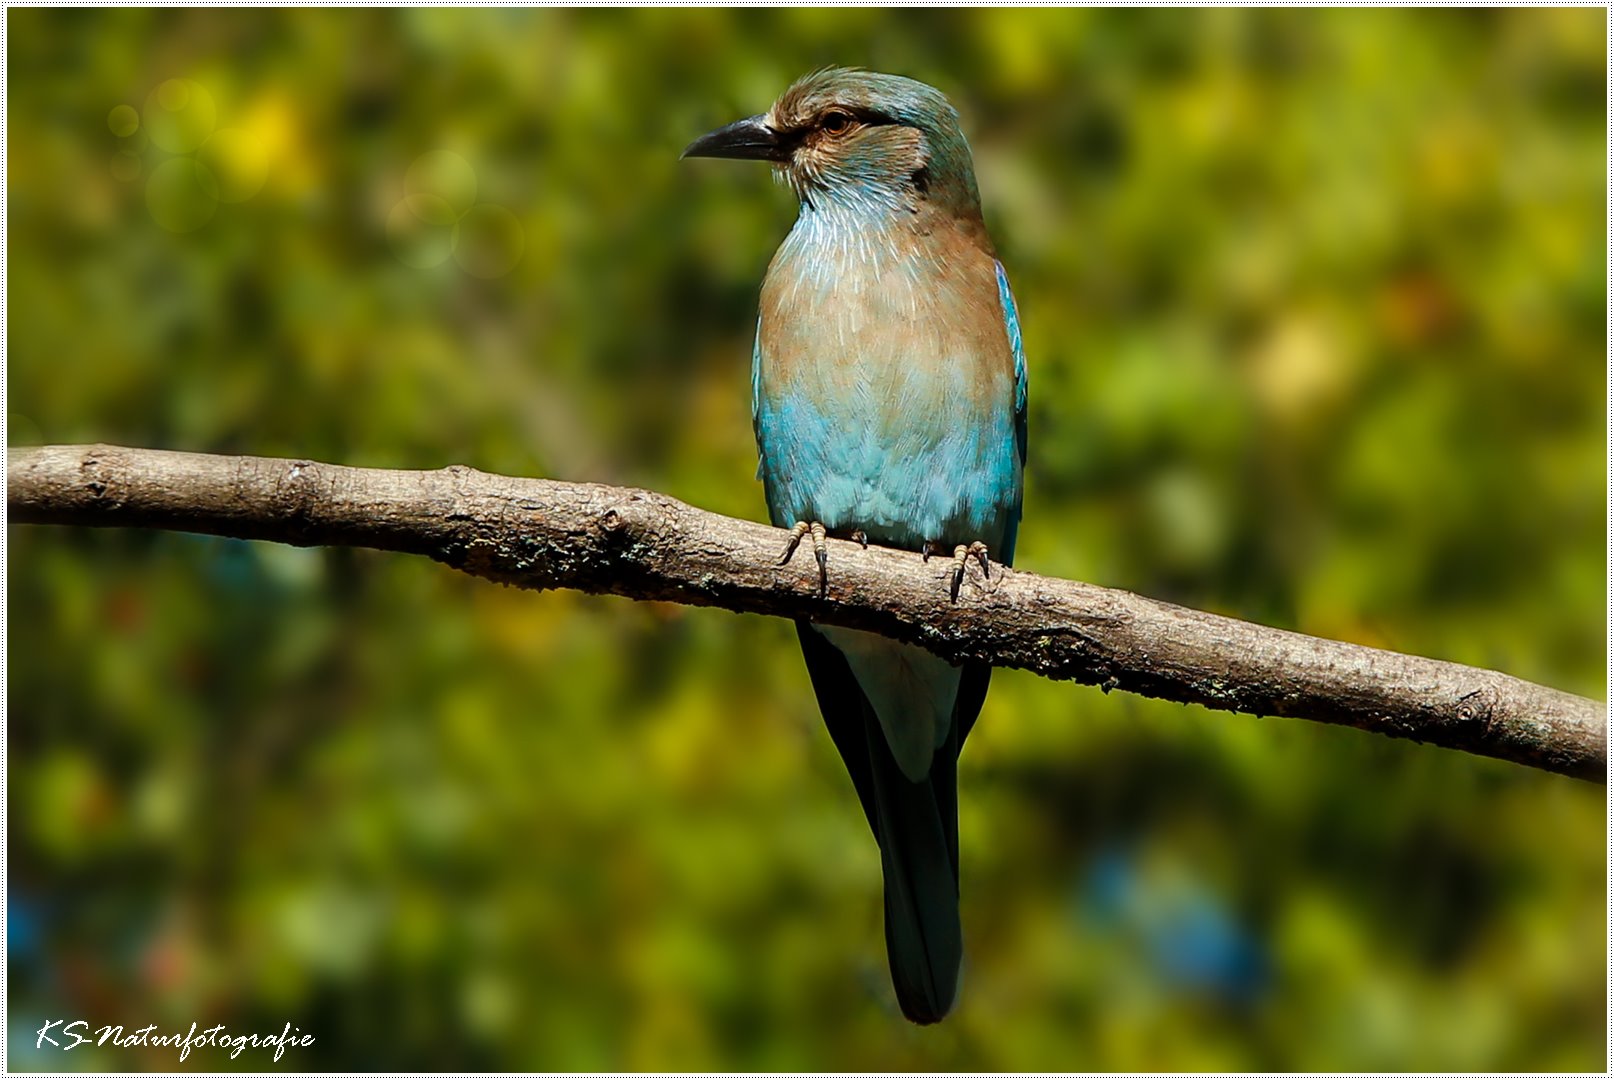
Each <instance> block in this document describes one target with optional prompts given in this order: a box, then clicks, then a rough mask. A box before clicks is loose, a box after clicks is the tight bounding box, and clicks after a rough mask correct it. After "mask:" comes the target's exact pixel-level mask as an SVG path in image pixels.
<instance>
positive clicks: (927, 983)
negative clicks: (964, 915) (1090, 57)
mask: <svg viewBox="0 0 1614 1080" xmlns="http://www.w3.org/2000/svg"><path fill="white" fill-rule="evenodd" d="M682 156H683V157H686V158H691V157H712V158H740V159H751V160H760V161H765V162H769V163H771V164H772V166H773V168H774V170H775V173H776V176H777V177H778V178H780V179H782V180H783V181H784V182H785V183H787V184H788V185H789V186H790V188H791V189H792V191H793V192H794V194H795V196H796V198H797V201H798V203H799V208H798V213H797V217H796V221H795V224H794V226H793V227H792V228H791V230H790V232H789V234H788V235H787V236H786V237H785V239H784V241H783V242H782V243H781V244H780V246H779V248H778V250H777V251H776V252H775V254H774V256H773V259H772V261H771V262H770V264H769V266H768V269H767V273H766V275H765V277H764V279H763V282H762V289H761V296H760V301H759V314H758V320H757V331H756V340H755V346H754V348H753V350H752V367H751V414H752V426H753V430H754V433H755V435H756V440H757V449H758V468H757V475H758V478H759V479H760V480H761V481H762V484H763V492H764V495H765V497H766V500H767V505H768V514H769V518H770V520H771V521H772V522H773V524H775V525H777V526H780V527H782V528H786V529H789V530H790V536H789V540H788V542H787V544H786V546H785V549H784V553H783V555H782V556H781V559H780V562H781V563H785V562H788V561H789V560H790V558H791V556H792V554H793V553H794V552H795V551H796V549H797V545H798V544H800V542H801V541H802V540H803V539H804V538H808V537H810V538H811V545H812V550H813V553H814V557H815V558H816V561H817V563H818V573H819V582H820V590H821V591H822V590H823V589H824V588H825V587H826V586H827V575H828V566H827V541H826V537H829V536H835V537H843V538H847V539H852V540H855V541H857V542H859V543H861V544H862V545H863V546H864V547H867V546H868V544H869V543H870V542H874V543H876V544H879V545H882V546H886V547H893V548H898V549H905V550H909V551H914V552H918V553H919V554H920V555H921V557H922V558H923V559H925V560H928V559H929V557H930V556H931V555H932V554H935V553H941V554H946V553H951V555H952V560H951V563H950V573H949V575H948V576H949V578H950V582H951V585H950V588H951V594H952V598H953V601H954V602H955V603H956V602H957V601H958V595H959V588H960V584H961V582H962V581H963V580H964V579H965V576H966V572H967V571H968V570H969V569H970V567H971V565H972V564H978V565H979V567H980V571H981V574H982V575H983V576H985V577H986V579H987V580H988V581H990V575H991V569H992V568H991V563H992V561H993V560H994V559H995V560H996V561H997V562H998V563H1000V564H1001V565H1003V566H1008V565H1011V564H1012V563H1013V560H1014V547H1015V540H1016V537H1017V534H1018V531H1019V525H1020V515H1021V505H1022V495H1023V473H1024V468H1025V459H1026V362H1025V352H1024V349H1023V347H1022V340H1021V334H1020V323H1019V314H1018V311H1017V309H1016V307H1015V302H1014V297H1013V295H1012V293H1011V292H1010V290H1009V282H1008V277H1007V276H1006V274H1005V272H1004V269H1003V266H1002V264H1001V263H1000V262H999V261H998V258H997V253H996V250H995V249H994V247H993V245H992V241H991V238H990V237H989V236H988V234H987V229H986V224H985V221H984V219H983V217H982V213H981V199H980V193H979V191H978V189H977V186H976V181H975V172H974V164H973V160H972V158H971V154H970V149H969V145H968V143H967V142H966V141H965V138H964V134H963V132H962V130H961V128H960V125H959V117H958V113H957V111H956V110H955V109H954V108H953V106H952V105H951V103H949V101H948V100H947V98H946V96H945V95H944V94H943V93H942V92H941V91H939V90H937V89H936V88H935V87H933V86H930V85H927V84H926V83H922V82H919V81H916V80H914V79H910V78H906V77H903V76H900V75H891V74H884V73H880V72H874V71H867V70H862V69H858V68H845V67H833V68H825V69H822V70H819V71H815V72H812V73H811V74H808V75H806V76H803V77H802V78H800V79H798V80H797V81H796V82H794V83H793V84H792V85H790V86H789V87H788V88H787V89H786V90H785V91H784V93H783V94H781V95H780V96H779V98H778V100H776V101H775V102H774V103H773V104H772V106H771V107H770V108H769V109H768V111H767V112H765V113H761V114H759V115H756V116H750V117H746V118H745V119H742V120H737V121H735V122H734V123H731V124H728V125H727V126H725V127H721V128H718V129H717V130H715V131H712V132H709V133H708V134H706V135H703V136H701V137H700V138H698V139H696V140H695V141H694V142H692V143H690V144H689V146H688V147H687V148H686V149H685V150H684V152H683V155H682ZM796 631H797V636H798V638H799V640H800V643H801V650H802V655H803V657H804V659H805V661H806V666H807V672H808V675H809V678H810V681H811V683H812V686H813V690H814V693H815V696H816V698H817V701H818V705H819V709H820V711H821V712H822V714H823V717H824V722H825V726H826V727H827V728H828V730H829V734H830V737H831V740H832V741H833V743H834V745H835V747H836V749H837V751H838V752H839V754H840V756H841V759H842V761H843V762H844V763H845V766H846V769H847V772H848V773H849V774H850V776H851V780H852V784H853V787H854V788H855V789H856V792H857V796H858V799H859V801H860V802H861V804H862V808H863V813H864V816H865V817H866V818H867V819H868V823H869V827H870V829H871V830H872V832H873V833H874V837H875V839H876V841H877V842H878V844H879V848H880V861H881V872H882V877H883V884H884V922H885V940H886V955H887V959H888V961H889V965H890V968H891V979H892V985H893V988H894V990H895V993H896V998H897V1003H898V1005H899V1006H900V1008H901V1010H902V1013H903V1015H904V1016H906V1017H907V1019H909V1020H911V1021H913V1022H914V1023H917V1024H932V1023H936V1022H937V1021H940V1020H941V1019H943V1018H944V1017H945V1016H946V1015H947V1014H948V1012H949V1011H950V1010H951V1009H952V1007H953V1003H954V999H955V997H956V995H957V989H958V979H959V969H960V966H961V963H962V958H963V933H962V927H961V923H960V917H959V884H958V882H959V852H958V783H957V765H958V754H959V750H960V749H961V748H962V746H963V744H964V740H965V739H966V738H967V737H968V735H969V733H970V729H971V727H972V726H973V725H974V723H975V720H976V717H977V716H978V715H979V713H980V711H981V706H982V703H983V702H984V701H985V698H986V692H987V685H988V682H989V680H990V678H991V668H990V667H989V666H987V665H985V664H981V663H964V664H962V665H960V666H955V665H953V664H951V663H949V662H948V661H946V660H943V659H941V658H940V657H938V656H936V655H935V654H933V653H931V652H928V651H926V650H925V649H923V648H920V647H918V646H915V645H910V644H904V643H901V642H897V641H894V640H892V639H889V638H885V637H880V636H877V635H874V634H870V633H866V632H863V631H859V630H852V629H846V628H841V627H834V626H827V625H821V624H816V623H811V622H807V621H798V622H797V624H796Z"/></svg>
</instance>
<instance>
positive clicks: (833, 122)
mask: <svg viewBox="0 0 1614 1080" xmlns="http://www.w3.org/2000/svg"><path fill="white" fill-rule="evenodd" d="M819 126H820V127H822V128H823V129H824V130H825V131H827V132H829V133H830V134H831V135H845V134H846V133H847V132H848V131H850V130H851V128H852V118H851V116H849V115H847V114H846V113H843V112H841V111H840V110H839V109H834V110H831V111H830V112H827V113H825V114H824V119H823V120H821V121H819Z"/></svg>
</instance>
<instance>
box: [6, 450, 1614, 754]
mask: <svg viewBox="0 0 1614 1080" xmlns="http://www.w3.org/2000/svg"><path fill="white" fill-rule="evenodd" d="M6 465H7V472H8V476H7V488H6V493H7V503H8V508H9V511H10V520H11V521H12V522H23V523H31V524H57V525H94V526H135V527H144V528H158V529H179V530H184V531H186V532H197V533H211V534H214V535H218V536H230V537H238V538H241V539H250V540H276V541H280V542H282V543H287V544H296V545H300V546H308V545H316V544H347V545H357V546H362V547H370V548H379V549H381V550H383V551H401V552H407V553H410V554H415V555H427V556H430V557H431V558H433V559H436V560H437V561H438V562H441V563H445V564H447V565H448V566H451V567H453V568H455V569H457V570H463V571H465V572H466V573H470V574H475V575H478V576H480V577H484V578H488V579H490V580H493V581H498V582H502V583H505V584H509V585H517V586H520V587H522V588H528V589H554V588H568V589H581V590H583V591H584V592H591V593H614V594H616V595H619V596H626V597H631V598H633V599H639V600H671V601H675V602H677V603H683V604H695V605H699V606H706V607H723V608H728V609H730V610H733V611H749V612H756V613H759V614H764V615H778V616H783V617H785V618H793V619H802V618H805V619H813V620H815V621H818V622H823V623H831V624H835V625H838V626H849V627H855V628H858V629H863V630H871V631H874V632H877V633H880V634H884V635H886V636H888V637H893V638H899V639H901V640H903V641H908V642H913V643H915V644H919V645H923V646H925V647H926V648H927V649H930V650H932V651H933V652H935V653H937V654H938V655H940V656H943V657H945V658H947V659H949V660H955V661H959V660H978V661H985V662H987V663H991V664H994V665H997V666H999V667H1016V668H1024V669H1025V670H1027V671H1033V672H1036V673H1037V674H1039V675H1044V676H1047V677H1048V678H1051V679H1070V680H1073V681H1076V682H1081V683H1089V684H1093V685H1097V686H1100V687H1103V688H1104V689H1105V690H1112V689H1116V690H1127V691H1131V692H1132V693H1137V694H1143V695H1145V696H1148V697H1156V698H1165V699H1167V700H1170V701H1182V702H1196V703H1198V704H1201V705H1205V706H1208V707H1209V708H1213V709H1224V710H1228V711H1231V712H1243V713H1254V714H1256V715H1257V716H1261V715H1273V716H1293V717H1303V718H1306V719H1309V720H1317V721H1321V722H1324V723H1330V724H1345V725H1348V726H1350V727H1356V728H1361V729H1362V730H1364V731H1376V732H1379V733H1380V734H1384V735H1394V736H1398V737H1401V738H1410V739H1416V740H1419V741H1421V742H1430V743H1435V744H1437V745H1440V746H1446V747H1452V748H1454V749H1459V750H1466V751H1469V752H1470V753H1475V754H1483V755H1485V756H1487V757H1494V758H1500V759H1502V760H1504V761H1513V762H1518V763H1520V764H1524V765H1532V766H1536V767H1538V768H1542V769H1549V770H1552V771H1554V772H1560V773H1565V774H1567V775H1570V776H1577V777H1581V778H1584V779H1588V780H1597V781H1605V780H1606V776H1607V751H1606V744H1607V710H1606V708H1605V707H1604V706H1603V705H1600V704H1598V703H1597V702H1594V701H1590V700H1588V699H1586V698H1582V697H1577V696H1575V695H1573V694H1567V693H1564V692H1562V691H1559V690H1552V689H1549V688H1547V687H1544V686H1538V685H1536V684H1534V683H1529V682H1525V681H1523V680H1521V679H1515V678H1513V677H1511V676H1509V675H1503V674H1501V673H1499V672H1495V671H1486V670H1482V669H1480V668H1473V667H1468V666H1466V665H1463V664H1454V663H1448V662H1446V661H1441V660H1429V659H1424V658H1422V657H1416V656H1405V655H1402V654H1400V653H1393V652H1387V651H1384V650H1381V649H1370V648H1367V647H1365V646H1362V645H1352V644H1348V643H1345V642H1338V641H1328V640H1325V639H1322V638H1314V637H1308V636H1306V635H1304V634H1296V633H1292V632H1290V631H1287V630H1277V629H1272V628H1269V627H1264V626H1257V625H1255V624H1253V623H1247V622H1241V621H1240V620H1238V619H1230V618H1225V617H1223V616H1220V615H1212V614H1209V613H1207V612H1202V611H1193V610H1190V609H1187V608H1182V607H1178V606H1176V605H1174V604H1167V603H1162V602H1161V601H1158V600H1150V599H1147V598H1145V597H1141V596H1137V595H1135V594H1133V593H1129V592H1122V591H1120V590H1117V589H1105V588H1100V587H1098V586H1096V585H1085V584H1082V583H1079V582H1074V581H1062V580H1059V579H1055V578H1047V577H1041V576H1039V575H1036V574H1031V573H1026V572H1024V571H1014V570H1005V569H1003V568H1001V567H998V566H995V565H994V567H993V570H992V577H991V579H990V580H989V581H987V582H985V583H983V582H982V580H981V575H980V570H979V568H978V567H976V568H973V569H972V570H971V571H970V573H969V575H968V579H967V581H966V583H965V585H964V588H963V590H962V591H961V592H960V594H959V598H958V601H957V602H956V603H955V602H954V601H953V600H952V599H951V598H950V596H949V589H948V581H949V575H950V573H951V560H949V559H936V560H932V561H931V562H929V563H928V564H927V563H923V562H921V561H920V559H919V557H918V556H917V555H915V554H913V553H911V552H905V551H895V550H891V549H885V548H873V547H871V548H869V549H868V550H866V551H865V550H863V549H861V548H860V547H859V546H858V545H856V544H854V543H851V542H849V541H841V540H831V541H830V544H829V558H830V563H829V583H828V590H827V595H824V596H822V597H821V596H820V595H819V585H818V575H817V567H816V564H815V563H814V561H813V558H812V555H811V552H810V551H807V550H805V548H804V550H803V551H802V552H801V553H799V554H798V556H797V557H796V558H795V559H794V560H793V561H792V562H791V564H790V565H788V566H784V567H780V566H777V565H775V564H776V563H777V561H778V558H779V553H780V551H781V550H782V549H783V547H784V542H785V535H786V534H785V533H784V532H783V531H782V530H779V529H774V528H770V527H768V526H766V525H759V524H755V523H753V522H749V521H740V520H737V519H734V518H728V517H722V516H720V515H717V514H712V513H708V512H706V511H704V510H697V509H695V508H693V507H690V506H686V505H685V504H683V503H681V502H678V501H677V500H676V499H671V498H668V497H667V496H665V495H658V494H656V493H654V492H649V491H638V490H633V489H627V488H613V487H604V486H601V485H598V484H568V483H559V482H556V481H552V480H522V479H515V478H512V477H506V476H492V475H489V474H486V473H481V472H478V471H476V470H475V469H471V468H467V467H465V466H463V465H455V466H451V467H449V468H446V469H440V470H436V471H432V472H406V471H399V470H386V469H358V468H349V467H346V466H340V465H322V464H319V463H316V462H312V461H301V460H289V459H280V458H256V457H221V456H214V455H207V454H185V453H174V452H170V451H164V450H134V449H126V448H122V447H116V446H46V447H35V448H27V449H13V450H8V451H7V452H6Z"/></svg>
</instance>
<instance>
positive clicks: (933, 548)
mask: <svg viewBox="0 0 1614 1080" xmlns="http://www.w3.org/2000/svg"><path fill="white" fill-rule="evenodd" d="M919 551H920V557H921V558H922V559H923V560H924V561H925V562H929V561H930V557H931V556H932V555H941V554H944V553H945V552H946V551H947V548H946V547H945V546H944V545H942V544H939V543H937V542H935V541H929V542H927V543H926V544H925V545H924V547H922V548H920V549H919ZM971 556H974V557H975V559H976V561H977V562H979V563H980V564H981V577H983V578H985V579H986V580H987V581H991V580H992V562H991V560H990V559H989V558H988V557H987V549H986V545H985V544H983V543H981V542H980V541H979V540H977V541H975V542H974V543H971V544H959V545H958V546H957V547H955V548H954V549H953V580H952V587H951V589H950V592H951V594H952V598H953V602H954V603H957V602H958V591H959V589H960V588H962V587H963V585H964V574H965V572H966V571H968V569H969V564H970V557H971Z"/></svg>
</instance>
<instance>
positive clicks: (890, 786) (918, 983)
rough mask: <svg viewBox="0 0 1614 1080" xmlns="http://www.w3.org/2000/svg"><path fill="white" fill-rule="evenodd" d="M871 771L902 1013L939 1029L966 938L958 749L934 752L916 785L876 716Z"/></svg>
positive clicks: (870, 734)
mask: <svg viewBox="0 0 1614 1080" xmlns="http://www.w3.org/2000/svg"><path fill="white" fill-rule="evenodd" d="M864 730H865V739H866V741H867V742H868V746H869V757H870V761H871V764H872V765H873V769H872V770H871V778H872V780H873V784H872V787H873V794H874V803H875V808H876V813H877V814H878V816H879V824H878V825H877V826H876V827H875V835H876V836H877V837H878V838H879V841H880V868H881V870H882V871H883V873H884V876H885V950H886V957H887V959H888V960H889V961H890V964H891V982H892V985H893V986H894V987H895V988H896V991H897V1003H898V1004H899V1005H901V1006H902V1014H903V1015H904V1016H906V1017H907V1018H908V1019H909V1020H912V1021H913V1022H914V1023H916V1024H934V1023H935V1022H936V1021H938V1020H940V1019H941V1018H942V1017H944V1016H946V1015H947V1012H948V1010H949V1009H951V1008H952V1007H953V996H954V994H955V993H956V992H957V990H958V968H959V962H960V960H961V959H962V957H963V951H964V945H963V931H962V929H961V927H960V925H959V918H958V796H957V771H958V761H957V754H958V749H957V743H956V742H953V741H952V740H951V739H950V740H949V743H948V744H947V745H944V746H942V747H941V748H939V749H938V750H937V751H936V756H935V759H934V761H933V762H932V764H931V771H930V775H929V776H928V777H926V778H925V779H924V780H921V781H919V782H918V783H915V782H913V781H912V780H909V779H908V778H907V777H906V776H904V775H903V773H902V770H901V769H899V768H898V767H897V762H896V759H895V758H894V757H892V755H891V750H890V748H889V747H888V746H887V745H886V740H885V736H884V735H883V734H882V733H881V730H880V724H879V721H878V720H877V719H875V718H874V716H873V715H870V716H868V717H867V718H866V720H865V722H864Z"/></svg>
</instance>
